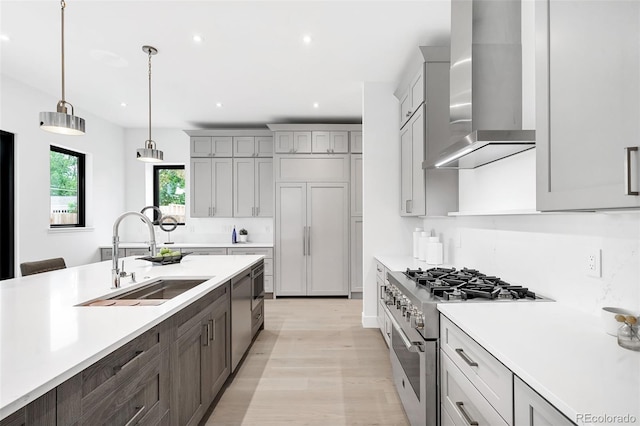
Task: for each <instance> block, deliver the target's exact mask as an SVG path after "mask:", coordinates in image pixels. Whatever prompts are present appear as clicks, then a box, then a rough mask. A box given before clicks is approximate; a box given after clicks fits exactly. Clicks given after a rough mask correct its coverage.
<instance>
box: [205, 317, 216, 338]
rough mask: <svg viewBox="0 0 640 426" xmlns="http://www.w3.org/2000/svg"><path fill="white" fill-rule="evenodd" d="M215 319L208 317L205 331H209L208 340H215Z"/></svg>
mask: <svg viewBox="0 0 640 426" xmlns="http://www.w3.org/2000/svg"><path fill="white" fill-rule="evenodd" d="M215 321H216V320H213V319H210V320H209V324H207V331H208V332H209V340H216V327H215V324H216V322H215Z"/></svg>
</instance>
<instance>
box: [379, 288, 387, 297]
mask: <svg viewBox="0 0 640 426" xmlns="http://www.w3.org/2000/svg"><path fill="white" fill-rule="evenodd" d="M386 289H387V286H384V285H381V286H380V299H384V296H383V294H384V291H385V290H386Z"/></svg>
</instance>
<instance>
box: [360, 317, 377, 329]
mask: <svg viewBox="0 0 640 426" xmlns="http://www.w3.org/2000/svg"><path fill="white" fill-rule="evenodd" d="M362 328H380V325H379V324H378V316H377V315H376V316H375V317H369V316H365V315H364V314H362Z"/></svg>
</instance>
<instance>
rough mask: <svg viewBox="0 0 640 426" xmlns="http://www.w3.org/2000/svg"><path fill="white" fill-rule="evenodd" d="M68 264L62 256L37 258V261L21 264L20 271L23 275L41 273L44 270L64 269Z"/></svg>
mask: <svg viewBox="0 0 640 426" xmlns="http://www.w3.org/2000/svg"><path fill="white" fill-rule="evenodd" d="M66 267H67V265H66V264H65V263H64V259H63V258H61V257H55V258H53V259H44V260H37V261H35V262H24V263H21V264H20V273H21V274H22V276H23V277H26V276H27V275H33V274H39V273H42V272H49V271H55V270H56V269H64V268H66Z"/></svg>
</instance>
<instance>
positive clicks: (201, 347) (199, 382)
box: [170, 283, 231, 425]
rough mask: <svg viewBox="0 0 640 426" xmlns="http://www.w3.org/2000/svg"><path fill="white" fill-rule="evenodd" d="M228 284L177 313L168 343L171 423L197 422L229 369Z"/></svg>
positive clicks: (216, 392) (194, 423) (222, 382)
mask: <svg viewBox="0 0 640 426" xmlns="http://www.w3.org/2000/svg"><path fill="white" fill-rule="evenodd" d="M229 295H230V286H229V283H227V284H225V285H224V286H222V287H219V288H218V289H216V290H215V291H214V292H213V293H212V294H211V295H210V296H207V297H205V298H203V299H200V300H198V301H197V302H195V303H194V304H193V305H191V306H190V307H188V308H187V309H184V310H182V311H181V312H179V313H178V314H176V316H175V318H174V330H175V333H176V340H175V341H174V343H173V344H172V345H171V382H172V394H171V413H170V414H171V424H175V425H197V424H198V423H199V422H200V420H201V419H202V417H203V415H204V414H205V412H206V411H207V409H208V408H209V405H210V404H211V402H212V401H213V399H214V398H215V397H216V395H217V394H218V391H219V390H220V389H221V388H222V386H223V384H224V382H225V381H226V379H227V377H229V374H230V372H231V363H230V352H229V349H230V335H229V329H230V315H229V314H230V313H229V300H230V297H229Z"/></svg>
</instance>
